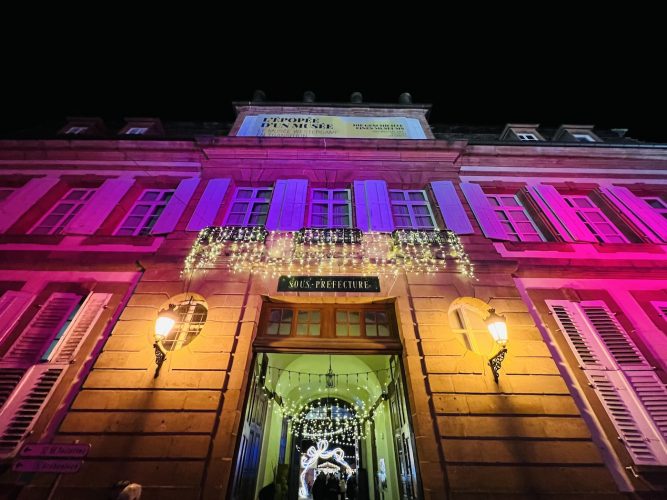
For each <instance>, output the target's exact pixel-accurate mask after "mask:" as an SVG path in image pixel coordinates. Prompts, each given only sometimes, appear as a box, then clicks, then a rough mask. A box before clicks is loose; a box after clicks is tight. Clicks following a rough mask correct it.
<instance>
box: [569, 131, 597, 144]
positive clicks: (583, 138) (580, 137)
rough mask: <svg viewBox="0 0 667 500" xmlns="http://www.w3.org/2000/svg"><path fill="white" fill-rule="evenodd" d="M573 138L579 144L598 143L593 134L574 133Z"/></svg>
mask: <svg viewBox="0 0 667 500" xmlns="http://www.w3.org/2000/svg"><path fill="white" fill-rule="evenodd" d="M572 137H574V139H575V140H576V141H577V142H597V141H596V140H595V138H594V137H593V136H592V135H591V134H587V133H585V132H572Z"/></svg>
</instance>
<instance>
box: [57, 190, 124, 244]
mask: <svg viewBox="0 0 667 500" xmlns="http://www.w3.org/2000/svg"><path fill="white" fill-rule="evenodd" d="M132 184H134V179H133V178H130V177H121V178H118V179H107V180H106V181H104V184H102V185H101V186H100V187H99V188H98V189H97V190H96V191H95V194H93V196H92V197H91V198H90V200H88V201H87V202H86V205H85V206H84V207H83V210H81V211H80V212H79V213H78V214H76V215H75V216H74V217H73V218H72V220H71V221H70V222H69V224H67V226H65V229H64V230H63V232H64V233H65V234H94V233H95V231H97V230H98V229H99V227H100V226H101V225H102V223H103V222H104V220H105V219H106V218H107V217H108V216H109V214H110V213H111V210H112V209H113V208H114V207H115V206H116V205H118V202H119V201H120V200H121V198H122V197H123V196H125V193H127V191H128V190H129V189H130V187H132Z"/></svg>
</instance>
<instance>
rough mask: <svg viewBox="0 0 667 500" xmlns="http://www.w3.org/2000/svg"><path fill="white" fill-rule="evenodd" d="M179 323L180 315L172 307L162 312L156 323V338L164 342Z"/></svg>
mask: <svg viewBox="0 0 667 500" xmlns="http://www.w3.org/2000/svg"><path fill="white" fill-rule="evenodd" d="M177 321H178V315H177V314H176V311H174V309H173V307H172V306H170V307H169V309H163V310H162V311H160V313H159V314H158V317H157V321H156V322H155V336H156V337H157V338H158V340H162V339H163V338H165V337H166V336H167V335H169V332H170V331H171V329H172V328H174V325H175V324H176V322H177Z"/></svg>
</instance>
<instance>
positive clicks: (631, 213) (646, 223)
mask: <svg viewBox="0 0 667 500" xmlns="http://www.w3.org/2000/svg"><path fill="white" fill-rule="evenodd" d="M601 190H602V192H603V193H604V194H605V195H607V198H609V199H610V200H611V201H612V202H613V203H614V205H615V206H616V207H617V208H618V209H619V210H620V211H621V212H623V213H624V214H625V215H626V216H627V217H628V219H630V220H631V221H632V222H633V223H635V225H636V226H637V227H639V229H641V230H642V231H643V232H644V234H646V236H647V237H648V238H649V239H650V240H651V241H652V242H653V243H663V242H667V219H665V218H664V217H663V216H662V215H660V214H659V213H658V212H656V211H655V210H653V209H652V208H651V207H650V205H649V204H648V203H646V202H645V201H644V200H642V199H641V198H639V197H637V196H635V195H634V194H633V193H632V191H630V190H629V189H628V188H625V187H621V186H610V187H603V188H601Z"/></svg>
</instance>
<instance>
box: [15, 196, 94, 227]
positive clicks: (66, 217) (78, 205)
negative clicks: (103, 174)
mask: <svg viewBox="0 0 667 500" xmlns="http://www.w3.org/2000/svg"><path fill="white" fill-rule="evenodd" d="M75 191H84V192H85V193H84V195H83V196H82V197H81V198H80V199H78V200H68V199H67V197H68V196H70V195H71V194H72V193H74V192H75ZM95 191H97V188H72V189H70V190H69V191H67V193H65V195H64V196H63V197H62V198H61V199H60V200H58V201H57V202H56V204H55V205H53V207H51V210H49V211H48V212H47V213H46V215H44V217H42V218H41V219H40V220H39V222H37V224H35V225H34V226H33V227H32V229H31V230H30V231H28V232H29V233H30V234H60V233H61V232H62V230H63V229H64V228H65V226H66V225H67V224H68V223H69V222H70V221H71V220H72V218H73V217H74V216H75V215H76V214H78V213H79V212H81V210H82V209H83V208H84V207H85V206H86V204H87V203H88V201H90V199H91V198H92V196H93V195H94V194H95ZM70 204H71V205H72V206H71V207H70V208H69V209H67V210H66V211H64V212H63V213H62V214H59V215H60V219H59V220H58V222H57V223H56V224H53V225H50V226H43V223H44V221H46V220H47V219H48V218H49V217H51V216H52V215H53V213H54V212H55V211H56V210H57V209H58V207H60V206H62V205H70ZM41 227H49V228H50V229H49V230H48V231H47V232H43V231H40V232H36V231H37V230H38V229H40V228H41Z"/></svg>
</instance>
